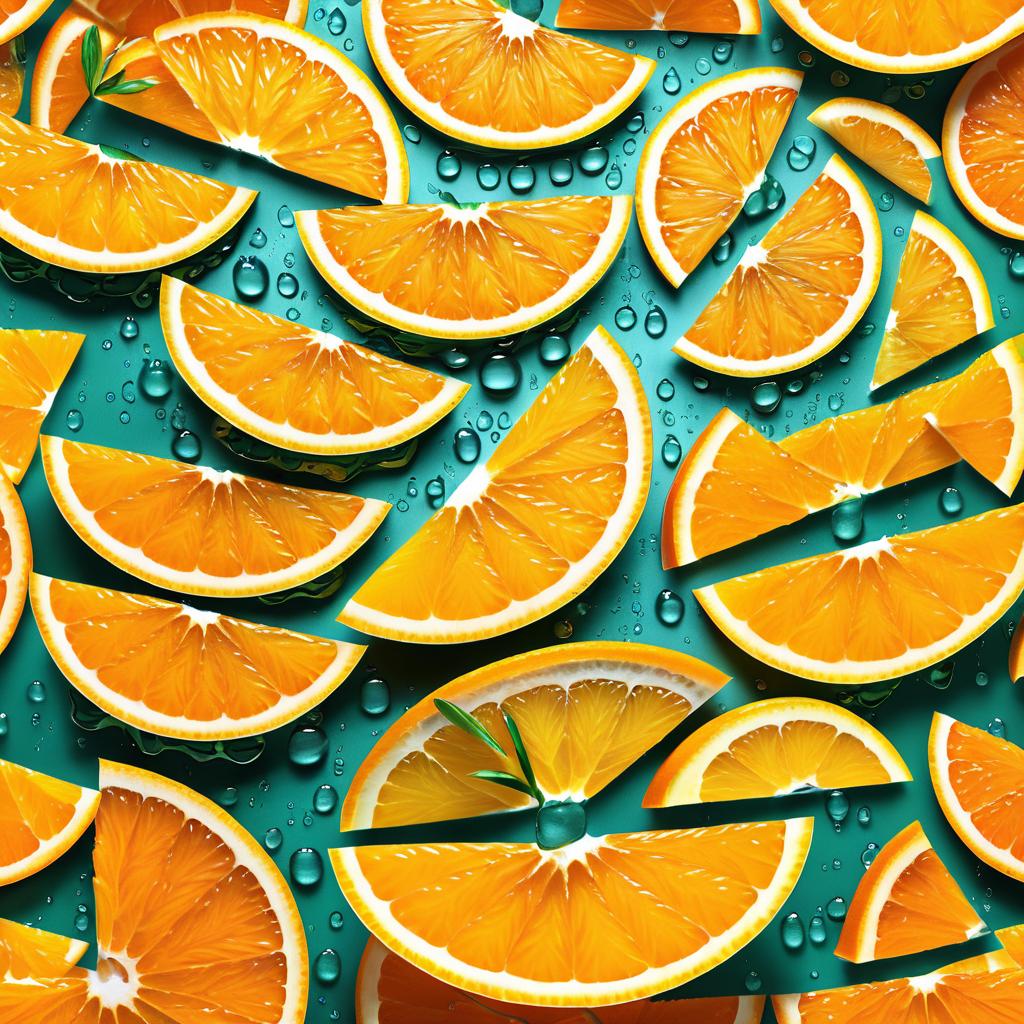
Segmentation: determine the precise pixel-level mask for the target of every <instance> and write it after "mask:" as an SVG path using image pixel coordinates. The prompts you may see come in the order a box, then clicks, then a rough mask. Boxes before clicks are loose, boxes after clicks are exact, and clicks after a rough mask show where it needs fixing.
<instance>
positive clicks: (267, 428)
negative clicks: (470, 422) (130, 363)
mask: <svg viewBox="0 0 1024 1024" xmlns="http://www.w3.org/2000/svg"><path fill="white" fill-rule="evenodd" d="M160 321H161V323H162V325H163V330H164V340H165V341H166V342H167V350H168V351H169V352H170V354H171V358H172V359H173V360H174V364H175V366H177V368H178V372H179V373H180V374H181V375H182V377H184V378H185V380H186V381H187V383H188V385H189V387H191V388H192V390H193V391H195V393H196V394H197V395H199V397H200V398H201V399H202V400H203V401H204V402H205V403H206V404H207V405H208V406H210V408H211V409H213V410H214V411H215V412H217V413H218V414H219V415H221V416H223V417H224V419H226V420H227V421H228V422H229V423H233V424H234V425H235V426H236V427H238V428H239V429H240V430H244V431H245V432H246V433H247V434H251V435H252V436H253V437H258V438H260V440H262V441H266V442H267V443H268V444H273V445H277V446H278V447H281V448H286V449H288V450H289V451H297V452H314V453H319V454H324V455H347V454H352V453H354V452H366V451H376V450H378V449H381V448H389V447H391V446H392V445H398V444H401V443H402V442H404V441H408V440H409V439H410V438H413V437H415V436H416V435H417V434H420V433H422V432H423V431H424V430H426V429H427V428H428V427H431V426H433V425H434V424H435V423H437V421H438V420H440V419H441V418H442V417H443V416H447V415H448V413H449V412H451V411H452V409H454V408H455V406H456V405H458V403H459V402H460V401H461V400H462V398H463V396H464V395H465V394H466V392H467V391H468V390H469V385H468V384H463V383H462V382H461V381H457V380H452V379H451V378H449V377H441V376H439V375H438V374H436V373H430V372H429V371H428V370H422V369H420V368H419V367H418V366H410V365H409V364H408V363H401V362H399V361H398V360H397V359H389V358H388V357H387V356H383V355H380V354H379V353H378V352H374V351H373V350H372V349H368V348H363V347H362V346H360V345H354V344H352V343H351V342H349V341H342V339H341V338H336V337H334V335H331V334H325V333H324V332H323V331H315V330H313V329H312V328H309V327H303V326H302V324H297V323H292V322H291V321H290V320H284V319H281V318H280V317H276V316H271V315H270V314H269V313H261V312H260V311H259V310H257V309H253V308H252V307H250V306H245V305H242V304H240V303H237V302H231V301H230V300H229V299H222V298H221V297H220V296H219V295H212V294H211V293H210V292H204V291H200V290H199V289H198V288H193V287H192V286H191V285H188V284H184V283H183V282H181V281H179V280H178V279H177V278H174V277H165V278H164V279H163V283H162V284H161V286H160Z"/></svg>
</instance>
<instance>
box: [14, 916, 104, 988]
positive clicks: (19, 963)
mask: <svg viewBox="0 0 1024 1024" xmlns="http://www.w3.org/2000/svg"><path fill="white" fill-rule="evenodd" d="M88 948H89V947H88V944H87V943H85V942H82V941H81V940H80V939H66V938H65V937H64V936H63V935H54V934H52V933H51V932H44V931H41V930H40V929H39V928H30V927H29V926H28V925H24V924H17V923H16V922H14V921H7V920H5V919H4V918H0V979H3V980H5V981H19V980H23V979H26V978H59V977H61V976H62V975H64V974H67V972H68V971H69V970H70V969H71V968H72V967H74V966H75V964H77V963H78V961H79V960H81V958H82V956H83V954H84V953H85V951H86V949H88Z"/></svg>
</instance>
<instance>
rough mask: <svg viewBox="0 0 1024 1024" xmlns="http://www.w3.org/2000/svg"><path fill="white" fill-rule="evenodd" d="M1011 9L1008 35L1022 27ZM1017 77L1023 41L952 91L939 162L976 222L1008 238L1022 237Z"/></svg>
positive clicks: (1023, 136)
mask: <svg viewBox="0 0 1024 1024" xmlns="http://www.w3.org/2000/svg"><path fill="white" fill-rule="evenodd" d="M998 6H1000V5H997V7H998ZM1014 7H1015V9H1016V15H1015V17H1014V18H1013V19H1012V23H1013V24H1014V25H1015V26H1016V27H1015V28H1013V29H1012V30H1011V32H1010V33H1009V34H1012V35H1016V34H1017V33H1018V32H1020V31H1021V28H1024V6H1022V5H1020V4H1019V3H1017V2H1016V0H1015V2H1014ZM992 13H993V14H994V13H995V9H992ZM1022 75H1024V41H1022V40H1017V41H1015V42H1012V43H1008V44H1007V45H1006V46H1005V47H1003V48H1002V49H1001V50H998V51H997V52H995V53H993V54H991V55H990V56H988V57H986V58H985V59H984V60H980V61H978V63H977V64H975V65H974V66H973V67H972V68H970V70H969V71H968V72H967V74H965V75H964V77H963V78H961V79H960V83H959V85H957V87H956V89H955V90H954V91H953V95H952V96H951V97H950V100H949V106H948V107H946V116H945V118H944V119H943V122H942V159H943V161H944V162H945V165H946V174H947V175H948V176H949V181H950V184H951V185H952V186H953V189H954V190H955V191H956V194H957V195H958V196H959V197H960V201H961V202H962V203H963V204H964V206H966V207H967V209H968V210H969V211H970V213H971V214H972V215H973V216H974V217H975V218H977V219H978V220H979V221H981V223H982V224H984V225H985V226H986V227H989V228H991V229H992V230H993V231H998V232H999V234H1001V235H1008V236H1009V237H1010V238H1024V196H1022V195H1021V194H1020V189H1019V188H1017V187H1016V185H1017V183H1018V182H1019V181H1020V178H1021V174H1022V173H1024V160H1022V158H1021V146H1022V145H1024V125H1022V124H1021V119H1020V105H1021V98H1022V93H1024V88H1022V86H1021V76H1022Z"/></svg>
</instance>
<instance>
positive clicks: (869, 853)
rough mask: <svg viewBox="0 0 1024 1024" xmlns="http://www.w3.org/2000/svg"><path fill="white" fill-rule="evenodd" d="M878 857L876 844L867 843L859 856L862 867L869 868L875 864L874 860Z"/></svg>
mask: <svg viewBox="0 0 1024 1024" xmlns="http://www.w3.org/2000/svg"><path fill="white" fill-rule="evenodd" d="M877 856H878V843H868V845H867V846H865V847H864V850H863V852H862V853H861V855H860V862H861V864H863V865H864V867H866V868H869V867H871V865H872V864H874V862H875V858H876V857H877Z"/></svg>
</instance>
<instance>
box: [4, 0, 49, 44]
mask: <svg viewBox="0 0 1024 1024" xmlns="http://www.w3.org/2000/svg"><path fill="white" fill-rule="evenodd" d="M51 3H53V0H4V3H3V5H2V6H0V43H6V42H7V41H8V40H11V39H13V38H14V37H15V36H20V35H21V33H22V32H24V31H25V29H27V28H28V27H29V26H30V25H32V24H34V23H35V22H36V21H38V20H39V18H41V17H42V16H43V14H44V13H45V11H46V9H47V7H49V6H50V4H51Z"/></svg>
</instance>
